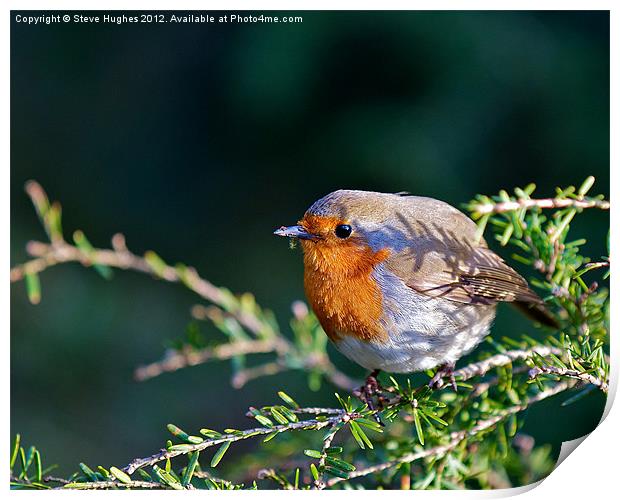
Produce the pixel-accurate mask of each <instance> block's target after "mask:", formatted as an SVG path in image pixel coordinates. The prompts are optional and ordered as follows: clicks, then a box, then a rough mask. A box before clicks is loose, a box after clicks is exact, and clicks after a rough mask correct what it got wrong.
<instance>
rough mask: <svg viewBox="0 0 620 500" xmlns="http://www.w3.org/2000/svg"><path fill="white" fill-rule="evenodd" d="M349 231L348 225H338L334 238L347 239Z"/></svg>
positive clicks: (349, 234)
mask: <svg viewBox="0 0 620 500" xmlns="http://www.w3.org/2000/svg"><path fill="white" fill-rule="evenodd" d="M351 231H352V229H351V226H349V225H348V224H339V225H338V226H336V236H338V238H342V239H344V238H348V237H349V236H351Z"/></svg>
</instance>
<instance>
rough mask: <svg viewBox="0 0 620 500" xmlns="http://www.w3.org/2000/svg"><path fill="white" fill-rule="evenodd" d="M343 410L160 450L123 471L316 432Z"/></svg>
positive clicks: (337, 419) (133, 470)
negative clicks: (249, 441)
mask: <svg viewBox="0 0 620 500" xmlns="http://www.w3.org/2000/svg"><path fill="white" fill-rule="evenodd" d="M343 413H344V410H341V411H340V414H339V415H338V416H333V417H328V418H326V419H325V420H317V419H309V420H302V421H300V422H291V423H290V424H284V425H274V426H273V427H255V428H253V429H246V430H244V431H239V432H237V433H235V434H222V435H221V436H218V437H217V438H212V439H205V440H204V441H203V442H202V443H198V444H194V445H187V446H185V447H184V448H183V449H182V450H178V449H171V450H164V449H162V450H160V451H159V453H155V454H154V455H151V456H150V457H145V458H137V459H135V460H132V461H131V462H130V463H129V464H127V465H126V466H125V467H124V468H123V471H124V472H126V473H127V474H133V473H134V472H135V471H136V470H138V469H140V468H142V467H148V466H151V465H153V464H156V463H158V462H161V461H162V460H167V459H168V458H173V457H176V456H178V455H185V454H187V453H190V452H194V451H201V450H204V449H207V448H211V447H213V446H217V445H220V444H223V443H227V442H230V443H233V442H235V441H241V440H243V439H248V438H251V437H254V436H260V435H266V434H272V433H274V432H278V433H279V432H286V431H304V430H311V429H312V430H318V429H323V428H325V427H328V426H331V425H333V424H335V423H336V422H338V421H339V420H340V419H341V418H342V414H343Z"/></svg>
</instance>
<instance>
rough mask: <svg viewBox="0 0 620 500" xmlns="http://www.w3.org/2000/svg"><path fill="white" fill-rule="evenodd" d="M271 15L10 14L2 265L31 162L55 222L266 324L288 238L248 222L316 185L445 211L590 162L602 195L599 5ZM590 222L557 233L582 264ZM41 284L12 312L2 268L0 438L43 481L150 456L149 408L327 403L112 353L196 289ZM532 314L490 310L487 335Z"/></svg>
mask: <svg viewBox="0 0 620 500" xmlns="http://www.w3.org/2000/svg"><path fill="white" fill-rule="evenodd" d="M14 14H15V13H14ZM29 14H30V15H37V13H36V12H34V13H33V12H29ZM125 14H130V13H125ZM133 14H136V13H133ZM271 14H274V13H271ZM280 14H282V13H280ZM287 14H295V15H302V16H303V23H302V24H277V25H274V24H266V25H261V24H245V25H226V24H219V25H213V24H183V25H170V24H126V25H120V26H119V25H115V24H95V25H92V24H91V25H76V24H73V23H71V24H63V23H59V24H51V25H37V26H29V25H24V24H18V23H16V22H15V21H14V15H13V20H12V27H11V229H12V231H11V263H12V265H14V264H17V263H19V262H22V261H24V260H25V259H27V255H26V253H25V250H24V245H25V243H26V241H28V240H30V239H42V238H44V234H43V231H42V229H41V228H40V226H39V224H38V222H37V219H36V216H35V215H34V212H33V210H32V207H31V205H30V204H29V200H28V199H27V197H26V195H25V194H24V193H23V185H24V182H25V181H26V180H28V179H36V180H38V181H39V182H41V184H42V185H43V187H44V188H45V189H46V190H47V191H48V193H49V195H50V197H51V198H53V199H58V200H60V201H61V203H62V204H63V211H64V227H65V231H66V234H67V236H69V235H70V234H71V232H72V231H73V230H75V229H78V228H80V229H83V230H84V231H85V232H86V234H87V236H88V237H89V239H90V240H91V242H92V243H93V244H95V245H97V246H109V238H110V236H111V235H112V234H114V233H115V232H118V231H120V232H122V233H124V234H125V235H126V237H127V242H128V245H129V248H130V249H132V250H134V251H135V252H138V253H140V252H143V251H145V250H147V249H154V250H156V251H157V252H158V253H159V254H160V255H161V256H162V257H163V258H164V259H165V260H167V261H169V262H177V261H179V262H185V263H187V264H191V265H193V266H195V267H196V268H197V269H198V270H199V272H200V273H201V274H202V275H203V276H205V277H207V278H208V279H209V280H211V281H212V282H213V283H215V284H217V285H224V286H227V287H229V288H230V289H231V290H233V291H235V292H242V291H251V292H252V293H254V294H255V295H256V297H257V300H258V301H259V303H260V304H262V305H263V306H265V307H269V308H272V309H273V310H274V311H275V312H276V314H277V316H278V318H279V319H280V322H281V324H282V325H283V327H284V328H286V325H287V323H288V317H289V308H290V304H291V302H292V301H293V300H295V299H299V298H302V297H303V286H302V262H301V255H300V252H299V251H295V252H293V251H291V250H289V248H288V245H287V244H286V242H285V241H283V240H281V239H279V238H276V237H274V236H272V235H271V232H272V230H273V229H274V228H276V227H278V226H280V225H282V224H291V223H294V222H295V221H296V220H297V219H298V218H299V217H300V216H301V215H302V213H303V212H304V210H305V209H306V207H307V206H308V205H309V204H310V203H311V202H313V201H314V200H315V199H317V198H319V197H320V196H322V195H324V194H326V193H327V192H329V191H332V190H334V189H337V188H358V189H368V190H377V191H392V192H394V191H401V190H406V191H410V192H412V193H415V194H420V195H426V196H432V197H436V198H440V199H443V200H445V201H448V202H450V203H452V204H455V205H458V204H460V203H463V202H465V201H468V200H469V199H471V198H472V197H473V196H474V195H475V194H476V193H486V194H493V193H496V192H497V191H498V190H499V189H500V188H512V187H514V186H519V185H520V186H522V185H525V184H527V183H529V182H535V183H536V184H537V185H538V186H539V189H538V191H537V193H538V194H539V195H541V196H542V195H545V196H546V195H552V194H553V188H554V186H556V185H558V184H563V185H565V184H571V183H580V182H581V181H582V180H583V179H584V178H585V177H586V176H587V175H589V174H592V175H595V176H596V177H597V181H598V182H597V184H596V186H595V188H594V191H596V192H602V193H605V194H608V193H609V16H608V13H606V12H406V13H405V12H389V13H387V12H372V13H370V12H368V13H353V12H330V13H326V12H304V13H299V12H297V13H292V12H290V13H287ZM91 15H92V13H91ZM216 15H217V14H216ZM608 225H609V219H608V215H607V214H604V213H588V214H586V215H583V216H581V217H580V218H578V220H577V222H576V223H575V224H574V232H573V236H574V237H575V238H577V237H581V236H584V237H586V238H588V239H589V244H588V246H587V252H588V253H589V254H590V255H592V256H594V257H598V256H599V255H602V254H603V253H604V252H605V247H604V237H605V235H606V233H607V228H608ZM500 253H503V254H504V255H507V254H508V250H507V249H503V250H501V251H500ZM41 279H42V286H43V300H42V302H41V304H40V305H38V306H36V307H35V306H32V305H30V304H29V303H28V301H27V299H26V294H25V291H24V286H23V283H17V284H14V285H12V286H11V435H13V434H14V433H16V432H20V433H21V434H22V436H23V440H24V441H25V442H26V444H29V443H34V444H36V445H37V446H38V447H39V448H40V449H41V450H42V452H43V453H44V458H46V460H47V462H50V461H51V462H55V463H58V464H59V465H60V470H59V471H57V474H62V473H69V472H72V471H74V470H76V467H77V463H78V462H80V461H84V462H87V463H89V464H91V465H97V464H103V465H108V464H111V463H114V464H117V465H120V466H122V465H124V464H126V463H127V462H128V461H129V460H130V459H132V458H134V457H137V456H142V455H145V454H150V453H153V452H155V451H156V450H157V449H158V448H159V447H160V446H161V445H162V444H163V443H164V441H165V439H167V437H168V435H167V432H166V431H165V424H166V423H168V422H174V423H176V424H178V425H179V426H181V427H183V428H185V429H187V430H194V431H195V430H197V429H198V428H200V427H203V426H207V427H210V428H216V429H219V428H223V427H244V426H247V425H248V424H247V420H246V419H245V418H244V417H243V414H244V412H245V411H246V409H247V407H248V405H250V404H257V405H260V404H268V403H270V402H272V401H274V397H275V391H276V390H279V389H284V390H286V391H287V392H289V393H290V394H293V395H294V396H295V397H296V398H297V399H298V400H300V402H302V403H306V404H317V405H319V404H321V403H325V402H329V404H333V403H332V401H333V397H332V393H333V391H334V388H333V387H331V386H329V385H324V386H323V389H322V390H321V392H319V393H317V394H312V393H310V392H309V390H308V389H307V386H306V380H305V376H304V375H303V374H301V373H290V374H288V375H287V376H286V377H284V380H285V381H286V386H282V384H281V383H280V382H278V383H277V384H275V383H274V381H273V379H269V378H266V379H260V380H258V381H254V382H251V383H250V384H249V385H247V386H246V387H244V388H243V389H242V390H239V391H236V390H233V389H232V388H231V387H230V385H229V382H228V377H229V375H230V369H229V367H228V366H225V365H222V364H213V365H202V366H198V367H194V368H189V369H186V370H182V371H179V372H176V373H173V374H165V375H163V376H160V377H158V378H155V379H153V380H150V381H148V382H144V383H136V382H134V381H133V380H132V372H133V369H134V368H135V367H136V366H137V365H139V364H142V363H145V362H150V361H154V360H156V359H159V358H160V357H161V355H162V353H163V350H164V345H165V344H166V342H167V341H169V340H171V339H174V338H179V337H182V336H183V334H184V330H185V328H186V325H187V324H188V322H189V319H190V317H189V308H190V307H191V305H193V304H194V303H195V302H196V297H195V296H193V295H192V294H191V293H190V292H189V291H187V290H185V289H183V288H182V287H180V286H176V285H172V284H167V283H163V282H155V281H153V280H152V279H151V278H149V277H146V276H142V275H136V274H133V273H130V272H118V271H117V272H115V276H114V278H113V280H112V281H110V282H107V281H105V280H103V279H101V278H100V277H99V276H98V275H97V274H96V273H95V272H93V271H92V270H86V269H83V268H81V267H80V266H78V265H65V266H62V267H57V268H53V269H50V270H48V271H46V272H45V273H44V274H43V275H42V276H41ZM202 328H203V331H204V332H205V333H207V334H209V332H212V330H210V329H209V327H207V326H204V325H203V326H202ZM532 331H533V329H532V327H531V326H530V325H529V324H528V322H527V321H526V320H524V319H522V318H521V317H520V316H518V315H517V314H516V313H514V312H513V311H512V310H510V309H509V308H507V307H502V308H500V312H499V317H498V319H497V322H496V325H495V327H494V332H495V335H496V336H497V337H498V338H499V337H501V335H511V336H518V335H520V334H522V333H530V334H531V333H532ZM534 334H535V333H534ZM331 353H332V354H333V356H332V357H333V359H334V361H335V362H336V363H337V364H338V365H339V366H341V367H342V368H343V369H344V370H345V371H347V372H348V373H349V374H351V375H355V376H362V374H363V371H362V370H361V369H359V368H357V367H355V366H353V365H352V364H351V363H348V362H347V361H346V360H345V359H344V358H343V357H342V356H340V355H339V354H338V353H336V352H334V351H333V349H331ZM560 401H561V399H560V398H556V400H554V401H549V402H545V403H544V404H541V405H538V406H536V407H534V408H532V409H531V410H530V411H529V414H528V421H527V424H526V429H525V430H526V431H527V432H528V433H530V434H532V435H534V436H535V437H536V439H537V442H538V443H539V444H540V443H545V442H549V443H552V444H553V445H554V447H555V450H556V452H557V450H558V449H559V443H560V442H561V441H562V440H564V439H572V438H575V437H577V436H580V435H582V434H584V433H585V432H588V431H589V430H591V429H592V428H593V427H594V426H595V425H596V423H597V422H598V420H599V418H600V415H601V411H602V407H603V404H604V401H603V398H602V397H600V396H598V395H596V396H592V397H590V398H587V399H585V400H582V402H581V403H580V404H576V405H572V406H570V407H568V408H560V407H559V402H560ZM251 446H252V445H251V444H249V443H246V444H243V445H240V446H236V447H233V448H232V449H231V451H230V452H229V453H233V452H239V451H243V450H247V449H251ZM231 456H232V455H231Z"/></svg>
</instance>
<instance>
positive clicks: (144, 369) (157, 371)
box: [134, 337, 289, 382]
mask: <svg viewBox="0 0 620 500" xmlns="http://www.w3.org/2000/svg"><path fill="white" fill-rule="evenodd" d="M288 349H289V345H288V343H287V342H286V341H285V340H284V339H283V338H282V337H275V338H273V339H268V340H247V341H237V342H231V343H226V344H221V345H218V346H215V347H212V348H204V349H192V348H188V347H186V348H184V349H182V350H179V351H177V350H172V349H171V350H169V351H168V352H167V353H166V355H165V356H164V358H163V359H162V360H161V361H156V362H154V363H149V364H148V365H143V366H139V367H138V368H136V370H135V371H134V378H135V379H136V380H138V381H140V382H142V381H144V380H148V379H150V378H153V377H157V376H158V375H161V374H162V373H165V372H174V371H177V370H180V369H181V368H185V367H187V366H196V365H199V364H201V363H206V362H207V361H211V360H214V359H217V360H220V361H221V360H226V359H231V358H233V357H235V356H240V355H242V354H259V353H269V352H280V351H285V350H288Z"/></svg>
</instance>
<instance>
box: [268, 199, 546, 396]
mask: <svg viewBox="0 0 620 500" xmlns="http://www.w3.org/2000/svg"><path fill="white" fill-rule="evenodd" d="M477 229H478V228H477V225H476V223H475V222H474V221H473V220H472V219H470V218H469V217H468V216H466V215H465V214H464V213H462V212H461V211H459V210H458V209H456V208H454V207H453V206H451V205H450V204H448V203H446V202H443V201H440V200H436V199H433V198H429V197H423V196H414V195H410V194H409V193H379V192H373V191H359V190H346V189H341V190H337V191H334V192H331V193H329V194H327V195H326V196H324V197H322V198H320V199H319V200H317V201H316V202H314V203H313V204H312V205H311V206H310V208H308V209H307V210H306V212H305V214H304V215H303V217H302V218H301V219H300V220H299V221H298V222H297V224H296V225H292V226H281V227H280V228H279V229H277V230H275V231H274V234H275V235H278V236H282V237H288V238H294V239H296V240H298V241H299V242H300V244H301V248H302V250H303V262H304V290H305V294H306V297H307V299H308V302H309V304H310V306H311V307H312V309H313V311H314V313H315V315H316V317H317V318H318V320H319V322H320V324H321V326H322V327H323V330H324V331H325V333H326V334H327V336H328V337H329V339H330V340H331V341H332V342H333V344H334V345H335V347H336V348H337V349H338V350H339V351H340V352H341V353H342V354H343V355H344V356H346V357H347V358H349V359H350V360H352V361H353V362H355V363H357V364H358V365H360V366H362V367H363V368H365V369H367V370H370V371H371V374H370V375H369V377H368V378H367V380H366V384H365V385H364V386H363V387H362V388H361V390H362V393H364V394H363V395H364V396H365V398H366V399H368V397H369V396H370V395H372V393H373V392H376V390H377V386H378V383H377V382H376V376H377V375H378V373H379V372H381V371H383V372H389V373H413V372H419V371H426V370H431V369H434V368H438V370H437V373H436V374H435V376H434V377H433V378H432V379H431V381H430V383H429V385H431V387H440V386H441V385H442V384H443V379H444V377H450V382H451V383H452V386H453V387H454V389H455V390H456V383H455V381H454V376H453V375H452V373H453V370H454V367H455V363H456V361H457V360H458V359H459V358H461V357H462V356H464V355H465V354H467V353H469V352H471V351H472V350H473V349H474V348H475V347H476V346H477V345H478V344H479V343H480V342H481V341H482V339H484V337H485V336H487V335H488V334H489V332H490V329H491V326H492V323H493V321H494V319H495V314H496V308H497V304H498V303H499V302H512V303H514V304H515V305H517V306H518V307H519V308H521V309H522V310H524V311H525V312H527V313H529V315H530V316H532V317H533V318H535V319H536V320H537V321H538V322H540V323H542V324H545V325H547V326H556V322H555V319H554V318H553V316H552V315H551V314H550V313H549V312H548V311H547V310H546V308H545V306H544V303H543V301H542V300H541V298H540V297H539V296H538V295H537V294H536V293H535V292H533V291H532V290H531V289H530V287H529V286H528V283H527V281H526V280H525V279H524V278H523V277H522V276H521V275H520V274H519V273H518V272H517V271H515V270H514V269H513V268H511V267H510V266H509V265H508V264H506V262H504V260H503V259H502V258H501V257H500V256H499V255H498V254H496V253H495V252H494V251H492V250H491V249H489V248H488V245H487V243H486V241H485V240H484V238H482V237H481V236H480V235H479V234H478V230H477Z"/></svg>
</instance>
